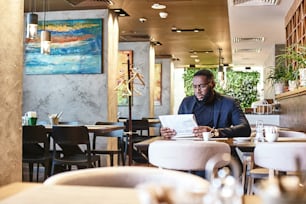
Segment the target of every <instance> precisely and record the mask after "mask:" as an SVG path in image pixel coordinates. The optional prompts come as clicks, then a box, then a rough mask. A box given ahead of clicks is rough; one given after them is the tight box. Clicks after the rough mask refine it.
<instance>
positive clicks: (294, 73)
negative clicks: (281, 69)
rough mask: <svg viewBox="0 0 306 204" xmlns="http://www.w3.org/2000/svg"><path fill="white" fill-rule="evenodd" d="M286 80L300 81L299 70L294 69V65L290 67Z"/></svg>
mask: <svg viewBox="0 0 306 204" xmlns="http://www.w3.org/2000/svg"><path fill="white" fill-rule="evenodd" d="M285 78H286V79H287V80H288V81H295V80H298V79H299V70H298V69H293V67H292V65H289V66H288V71H287V74H286V76H285Z"/></svg>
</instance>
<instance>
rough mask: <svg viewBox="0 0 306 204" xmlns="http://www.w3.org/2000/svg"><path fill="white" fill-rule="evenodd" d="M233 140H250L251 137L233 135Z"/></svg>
mask: <svg viewBox="0 0 306 204" xmlns="http://www.w3.org/2000/svg"><path fill="white" fill-rule="evenodd" d="M233 140H235V141H239V142H242V141H250V140H251V137H234V138H233Z"/></svg>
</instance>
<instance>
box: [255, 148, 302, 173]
mask: <svg viewBox="0 0 306 204" xmlns="http://www.w3.org/2000/svg"><path fill="white" fill-rule="evenodd" d="M305 155H306V143H304V142H273V143H268V142H263V143H258V144H257V145H256V147H255V149H254V162H255V164H256V165H258V166H261V167H264V168H268V169H273V170H277V171H297V158H298V159H299V160H300V168H301V170H306V157H305Z"/></svg>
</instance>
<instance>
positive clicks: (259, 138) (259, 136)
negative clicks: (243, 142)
mask: <svg viewBox="0 0 306 204" xmlns="http://www.w3.org/2000/svg"><path fill="white" fill-rule="evenodd" d="M263 132H264V125H263V121H262V120H258V121H256V136H255V142H263V141H264V133H263Z"/></svg>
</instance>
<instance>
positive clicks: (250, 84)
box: [183, 68, 259, 108]
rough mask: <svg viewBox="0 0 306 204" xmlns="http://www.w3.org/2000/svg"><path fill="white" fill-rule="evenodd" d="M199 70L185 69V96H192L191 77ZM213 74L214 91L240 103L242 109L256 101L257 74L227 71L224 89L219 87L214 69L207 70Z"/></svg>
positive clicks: (216, 72)
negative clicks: (214, 80) (214, 81)
mask: <svg viewBox="0 0 306 204" xmlns="http://www.w3.org/2000/svg"><path fill="white" fill-rule="evenodd" d="M198 70H200V69H197V68H196V69H185V72H184V75H183V78H184V82H185V94H186V95H187V96H191V95H193V94H194V92H193V87H192V79H193V75H194V73H195V72H196V71H198ZM209 70H211V71H212V72H213V73H214V76H215V79H216V87H215V90H216V91H218V92H219V93H222V94H225V95H229V96H232V97H234V98H236V99H238V100H239V101H240V105H241V107H242V108H246V107H250V106H251V104H252V103H253V102H254V101H257V98H258V97H257V84H258V82H259V73H258V72H235V71H232V70H228V71H227V72H226V79H227V82H226V88H223V87H221V86H220V82H219V81H218V78H217V74H218V71H217V69H216V68H214V69H213V68H211V69H209Z"/></svg>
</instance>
